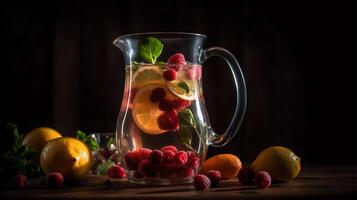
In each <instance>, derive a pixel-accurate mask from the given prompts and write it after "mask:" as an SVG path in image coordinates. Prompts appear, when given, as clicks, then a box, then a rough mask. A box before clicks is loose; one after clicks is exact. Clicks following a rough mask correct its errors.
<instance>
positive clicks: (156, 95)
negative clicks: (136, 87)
mask: <svg viewBox="0 0 357 200" xmlns="http://www.w3.org/2000/svg"><path fill="white" fill-rule="evenodd" d="M165 96H166V91H165V90H164V89H163V88H161V87H158V88H155V89H154V90H153V91H152V92H151V96H150V101H151V102H152V103H156V102H159V101H160V100H161V99H163V98H164V97H165Z"/></svg>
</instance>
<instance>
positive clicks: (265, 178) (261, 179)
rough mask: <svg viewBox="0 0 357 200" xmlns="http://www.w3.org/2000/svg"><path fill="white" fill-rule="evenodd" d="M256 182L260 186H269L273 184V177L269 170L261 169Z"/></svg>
mask: <svg viewBox="0 0 357 200" xmlns="http://www.w3.org/2000/svg"><path fill="white" fill-rule="evenodd" d="M255 184H256V185H257V186H258V187H259V188H268V187H270V185H271V177H270V175H269V173H268V172H266V171H260V172H258V173H257V174H256V175H255Z"/></svg>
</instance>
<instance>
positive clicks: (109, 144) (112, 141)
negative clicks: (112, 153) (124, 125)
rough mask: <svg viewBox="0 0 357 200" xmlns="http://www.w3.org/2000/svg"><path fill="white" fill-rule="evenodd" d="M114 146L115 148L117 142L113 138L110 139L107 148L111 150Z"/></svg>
mask: <svg viewBox="0 0 357 200" xmlns="http://www.w3.org/2000/svg"><path fill="white" fill-rule="evenodd" d="M112 145H114V146H115V141H114V138H113V137H110V138H109V140H108V141H107V147H108V148H110V147H111V146H112Z"/></svg>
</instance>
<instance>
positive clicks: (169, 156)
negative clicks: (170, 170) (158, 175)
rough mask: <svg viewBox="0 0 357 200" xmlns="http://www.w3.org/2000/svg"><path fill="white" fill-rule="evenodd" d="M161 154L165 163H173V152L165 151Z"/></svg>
mask: <svg viewBox="0 0 357 200" xmlns="http://www.w3.org/2000/svg"><path fill="white" fill-rule="evenodd" d="M162 154H163V160H164V162H165V163H173V162H174V161H175V153H174V152H173V151H171V150H165V151H163V152H162Z"/></svg>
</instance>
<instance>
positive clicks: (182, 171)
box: [176, 166, 195, 178]
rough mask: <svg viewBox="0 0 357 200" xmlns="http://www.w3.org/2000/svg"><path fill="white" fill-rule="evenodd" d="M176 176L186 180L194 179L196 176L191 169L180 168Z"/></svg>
mask: <svg viewBox="0 0 357 200" xmlns="http://www.w3.org/2000/svg"><path fill="white" fill-rule="evenodd" d="M176 174H177V176H178V177H181V178H186V177H192V176H194V175H195V172H194V170H193V169H192V168H191V167H185V166H183V167H179V168H178V169H177V171H176Z"/></svg>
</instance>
